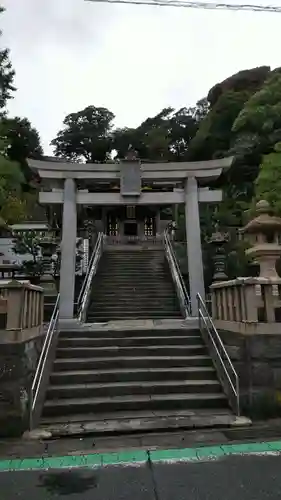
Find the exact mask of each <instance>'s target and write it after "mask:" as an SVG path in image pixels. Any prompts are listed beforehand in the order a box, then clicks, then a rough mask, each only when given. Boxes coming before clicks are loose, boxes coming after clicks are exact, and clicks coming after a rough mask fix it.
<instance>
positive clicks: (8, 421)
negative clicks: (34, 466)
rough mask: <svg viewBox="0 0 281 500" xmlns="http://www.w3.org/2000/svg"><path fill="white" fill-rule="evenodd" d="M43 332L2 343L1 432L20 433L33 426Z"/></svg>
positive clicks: (6, 434) (7, 433)
mask: <svg viewBox="0 0 281 500" xmlns="http://www.w3.org/2000/svg"><path fill="white" fill-rule="evenodd" d="M42 344H43V336H42V335H40V336H37V337H34V338H32V339H29V340H27V341H26V342H11V343H0V436H1V437H3V436H20V435H21V434H22V433H23V432H24V431H25V430H26V429H27V428H28V426H29V402H30V398H29V395H30V390H31V385H32V381H33V377H34V374H35V371H36V367H37V363H38V359H39V355H40V352H41V349H42Z"/></svg>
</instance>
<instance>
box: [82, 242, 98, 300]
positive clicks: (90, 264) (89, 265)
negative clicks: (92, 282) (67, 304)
mask: <svg viewBox="0 0 281 500" xmlns="http://www.w3.org/2000/svg"><path fill="white" fill-rule="evenodd" d="M100 234H101V233H98V237H97V239H96V241H95V246H94V249H93V251H92V255H91V258H90V262H89V263H88V267H87V272H86V274H85V277H84V280H83V283H82V286H81V289H80V292H79V296H78V300H77V307H78V308H79V306H81V300H82V296H83V293H84V290H85V286H86V284H87V279H88V275H89V272H90V269H91V267H92V264H93V259H94V257H95V252H96V248H97V244H98V239H99V235H100Z"/></svg>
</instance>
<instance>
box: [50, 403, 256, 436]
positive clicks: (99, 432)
mask: <svg viewBox="0 0 281 500" xmlns="http://www.w3.org/2000/svg"><path fill="white" fill-rule="evenodd" d="M242 420H243V419H242ZM244 420H245V419H244ZM66 424H67V425H66ZM238 424H239V418H238V419H237V417H236V416H235V415H233V414H232V413H231V411H230V410H229V409H227V408H217V409H215V408H210V409H207V410H200V409H197V410H188V409H187V410H184V409H183V410H178V409H175V410H173V409H171V410H154V411H141V410H138V411H123V412H111V413H97V414H95V415H93V414H92V413H87V414H72V415H68V416H67V417H64V416H61V415H58V416H53V417H47V418H43V419H41V428H42V429H44V430H46V431H48V433H51V435H52V437H53V438H54V439H55V438H58V437H73V436H77V434H80V435H81V437H82V436H87V435H88V436H92V435H95V436H100V437H101V438H104V436H108V435H109V436H110V435H111V436H112V435H119V436H120V435H126V434H128V433H138V434H139V433H142V434H146V433H148V432H149V433H151V432H152V433H156V432H157V433H159V432H161V433H162V432H163V431H164V432H167V431H168V432H169V431H170V432H174V431H177V433H182V432H183V430H185V431H187V430H191V431H192V433H193V432H194V430H195V429H196V430H198V431H199V430H200V429H202V430H203V432H205V431H206V430H207V429H208V430H209V431H211V429H216V430H219V429H221V428H222V429H226V428H229V429H231V427H233V428H234V431H235V430H236V431H237V430H238V429H237V428H238ZM241 425H243V426H245V423H240V426H241ZM248 425H249V424H248ZM171 439H173V438H171Z"/></svg>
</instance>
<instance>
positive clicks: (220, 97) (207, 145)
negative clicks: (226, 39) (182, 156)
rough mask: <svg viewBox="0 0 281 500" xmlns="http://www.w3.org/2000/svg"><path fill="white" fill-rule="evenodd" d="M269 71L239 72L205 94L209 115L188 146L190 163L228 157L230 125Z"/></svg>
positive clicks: (231, 132)
mask: <svg viewBox="0 0 281 500" xmlns="http://www.w3.org/2000/svg"><path fill="white" fill-rule="evenodd" d="M269 70H270V68H269V67H267V66H263V67H261V68H254V69H251V70H247V71H240V72H239V73H236V74H235V75H233V76H231V77H229V78H227V79H226V80H224V81H223V82H221V83H219V84H217V85H215V86H214V87H213V88H212V89H211V90H210V91H209V93H208V96H207V100H208V102H209V106H210V108H209V112H208V113H207V114H205V118H204V119H203V120H202V121H201V123H200V125H199V129H198V132H197V134H196V135H195V137H194V139H193V140H192V141H191V143H190V147H189V155H188V157H189V159H190V160H193V161H194V160H210V159H212V158H221V157H222V156H225V155H226V154H228V151H229V149H230V147H231V144H232V140H233V137H234V136H233V131H232V127H233V123H234V122H235V119H236V118H237V116H238V115H239V113H240V111H241V110H242V109H243V108H244V105H245V103H246V102H247V101H248V99H249V98H250V97H251V96H252V95H253V94H254V93H255V92H256V91H257V90H259V89H260V88H261V86H262V85H263V83H264V81H265V79H266V77H267V76H268V74H269ZM204 109H205V110H206V104H205V108H204Z"/></svg>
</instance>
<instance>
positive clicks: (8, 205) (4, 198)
mask: <svg viewBox="0 0 281 500" xmlns="http://www.w3.org/2000/svg"><path fill="white" fill-rule="evenodd" d="M22 182H23V175H22V173H21V170H20V168H19V166H18V164H17V163H15V162H11V161H10V160H9V159H7V158H5V157H4V156H3V155H0V217H1V218H3V219H4V221H5V222H6V223H7V224H12V223H15V222H19V221H21V220H22V219H23V218H24V217H25V215H26V203H25V201H24V200H23V199H21V184H22Z"/></svg>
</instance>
